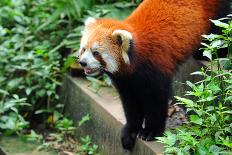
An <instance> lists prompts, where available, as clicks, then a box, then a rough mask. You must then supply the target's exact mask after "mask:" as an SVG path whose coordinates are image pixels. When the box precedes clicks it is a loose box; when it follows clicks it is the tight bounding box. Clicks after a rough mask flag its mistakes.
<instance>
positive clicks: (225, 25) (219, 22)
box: [211, 20, 229, 28]
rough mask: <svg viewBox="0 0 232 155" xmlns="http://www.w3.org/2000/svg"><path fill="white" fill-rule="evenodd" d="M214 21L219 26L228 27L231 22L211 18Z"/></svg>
mask: <svg viewBox="0 0 232 155" xmlns="http://www.w3.org/2000/svg"><path fill="white" fill-rule="evenodd" d="M211 22H212V23H214V25H216V26H218V27H222V28H228V27H229V24H227V23H223V22H221V21H219V20H211Z"/></svg>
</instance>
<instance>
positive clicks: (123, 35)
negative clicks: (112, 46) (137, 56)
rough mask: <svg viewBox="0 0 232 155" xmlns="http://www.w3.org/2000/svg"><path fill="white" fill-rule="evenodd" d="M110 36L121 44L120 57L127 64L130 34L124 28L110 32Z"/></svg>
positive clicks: (128, 61)
mask: <svg viewBox="0 0 232 155" xmlns="http://www.w3.org/2000/svg"><path fill="white" fill-rule="evenodd" d="M112 38H113V39H114V40H115V41H116V42H117V43H118V44H119V46H121V48H122V57H123V59H124V61H125V63H127V64H129V63H130V60H129V56H128V54H127V53H128V51H129V48H130V41H131V40H132V35H131V33H130V32H128V31H126V30H114V32H113V33H112Z"/></svg>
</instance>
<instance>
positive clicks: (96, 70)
mask: <svg viewBox="0 0 232 155" xmlns="http://www.w3.org/2000/svg"><path fill="white" fill-rule="evenodd" d="M84 71H85V74H86V75H89V76H96V75H98V74H99V73H100V71H99V68H84Z"/></svg>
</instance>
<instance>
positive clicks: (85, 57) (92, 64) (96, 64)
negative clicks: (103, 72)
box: [80, 50, 101, 69]
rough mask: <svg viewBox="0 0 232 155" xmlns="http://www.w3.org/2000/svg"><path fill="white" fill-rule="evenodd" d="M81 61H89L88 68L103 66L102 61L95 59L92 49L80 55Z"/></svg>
mask: <svg viewBox="0 0 232 155" xmlns="http://www.w3.org/2000/svg"><path fill="white" fill-rule="evenodd" d="M80 61H84V62H86V63H87V66H86V68H91V69H95V68H99V67H100V66H101V64H100V62H99V61H98V60H97V59H95V57H94V56H93V54H92V52H91V51H89V50H88V51H85V52H84V53H83V54H82V55H80Z"/></svg>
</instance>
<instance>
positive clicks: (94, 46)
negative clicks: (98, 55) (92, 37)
mask: <svg viewBox="0 0 232 155" xmlns="http://www.w3.org/2000/svg"><path fill="white" fill-rule="evenodd" d="M98 47H99V45H98V43H97V42H94V43H93V46H92V48H93V50H96V49H98Z"/></svg>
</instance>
